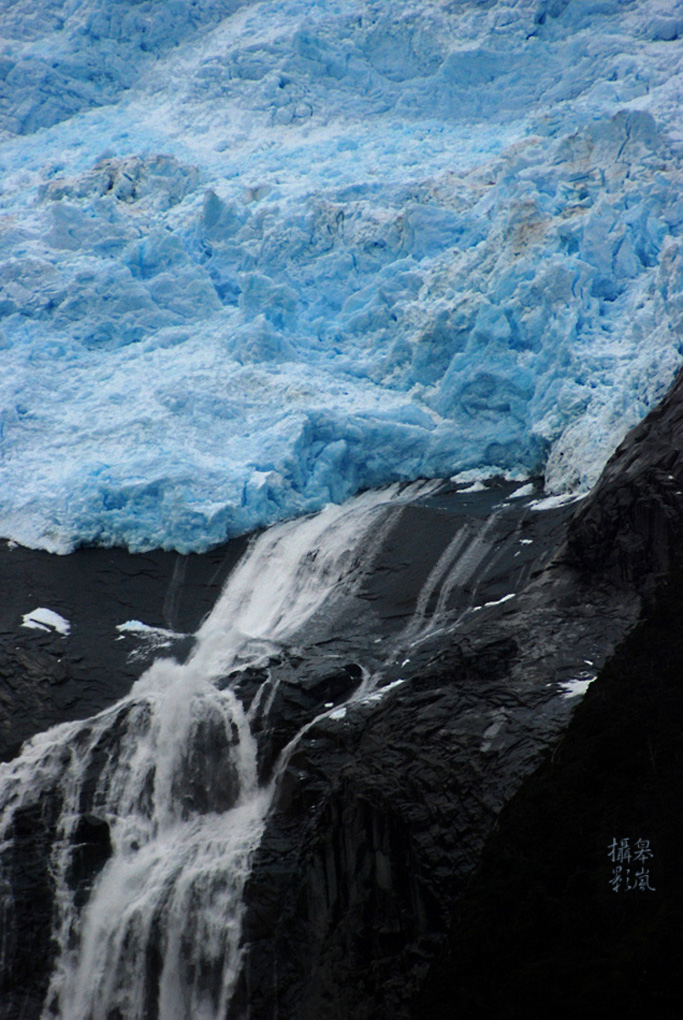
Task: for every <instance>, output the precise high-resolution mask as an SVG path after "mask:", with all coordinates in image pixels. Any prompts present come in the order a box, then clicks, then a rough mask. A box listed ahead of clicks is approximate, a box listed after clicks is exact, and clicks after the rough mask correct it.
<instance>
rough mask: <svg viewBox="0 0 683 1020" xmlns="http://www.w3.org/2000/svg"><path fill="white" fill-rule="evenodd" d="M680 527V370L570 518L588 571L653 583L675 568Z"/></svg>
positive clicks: (571, 537) (575, 555)
mask: <svg viewBox="0 0 683 1020" xmlns="http://www.w3.org/2000/svg"><path fill="white" fill-rule="evenodd" d="M682 529H683V373H679V375H678V376H677V379H676V381H675V383H674V385H673V387H672V389H671V390H670V391H669V393H668V394H667V396H666V397H665V398H664V400H663V401H662V402H661V404H659V405H658V406H657V407H656V408H655V409H654V410H653V411H652V412H651V413H650V414H649V415H648V416H647V418H645V420H644V421H642V422H641V423H640V425H638V426H636V428H634V429H633V430H632V431H631V432H630V433H629V435H628V436H627V437H626V439H625V440H624V442H623V443H622V444H621V445H620V446H619V448H618V449H617V450H616V452H615V454H614V455H613V457H612V458H611V459H610V461H609V463H608V464H607V466H606V467H605V470H604V471H603V473H602V476H601V478H600V481H599V482H598V484H597V486H596V488H595V489H594V491H593V492H592V493H591V496H590V498H589V499H587V500H586V501H585V503H584V505H583V506H582V507H581V508H580V509H579V510H578V512H577V513H576V515H575V516H574V518H573V520H572V521H571V522H570V524H569V528H568V532H567V548H568V554H569V557H570V559H571V561H572V562H574V563H576V564H577V565H579V566H580V567H581V568H582V569H584V570H589V571H600V572H601V573H603V574H605V575H607V576H609V577H610V578H611V579H613V580H614V581H616V582H618V583H623V584H632V585H635V586H636V587H637V588H638V589H639V590H641V591H642V590H646V589H647V590H651V589H652V587H653V585H655V584H656V582H657V580H658V579H661V578H662V577H663V576H664V575H665V574H666V573H667V572H668V571H669V570H670V569H671V567H672V565H673V563H674V559H675V553H676V551H677V548H678V546H679V544H680V536H681V531H682Z"/></svg>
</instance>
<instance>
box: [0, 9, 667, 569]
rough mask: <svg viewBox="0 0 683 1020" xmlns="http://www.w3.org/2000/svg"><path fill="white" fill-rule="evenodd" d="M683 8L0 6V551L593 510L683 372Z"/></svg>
mask: <svg viewBox="0 0 683 1020" xmlns="http://www.w3.org/2000/svg"><path fill="white" fill-rule="evenodd" d="M682 39H683V3H680V2H673V0H583V2H581V3H569V2H568V0H469V2H468V0H462V2H458V0H451V2H447V0H420V2H417V0H391V3H389V2H384V3H383V2H381V0H344V2H341V0H318V2H316V0H269V2H268V3H265V2H240V0H173V2H169V0H143V2H133V0H117V2H116V3H112V2H111V0H40V2H39V3H36V2H35V0H17V2H9V0H2V2H0V167H1V173H0V236H1V240H2V246H1V249H0V316H1V318H2V322H0V358H1V363H2V372H1V373H0V393H1V398H0V450H1V453H2V457H1V461H0V534H1V535H3V536H4V537H6V538H8V539H11V540H13V541H16V542H19V543H21V544H23V545H26V546H30V547H36V548H44V549H47V550H50V551H53V552H60V553H65V552H68V551H70V550H72V549H74V548H75V547H77V546H79V545H84V544H92V543H97V544H101V545H108V546H111V545H124V546H127V547H129V548H130V549H132V550H144V549H150V548H154V547H162V548H167V549H171V548H174V549H177V550H178V551H180V552H189V551H202V550H205V549H207V548H209V547H210V546H212V545H216V544H218V543H220V542H223V541H225V540H226V539H228V538H230V537H231V536H233V535H236V534H239V533H244V532H246V531H249V530H251V529H256V528H260V527H262V526H265V525H268V524H272V523H274V522H276V521H281V520H284V519H287V518H290V517H293V516H297V515H301V514H305V513H308V512H311V511H313V510H317V509H320V508H321V507H323V506H324V505H326V504H327V503H330V502H333V503H340V502H342V501H344V500H345V499H347V498H349V497H350V496H351V495H353V494H354V493H357V492H359V491H361V490H363V489H368V488H372V487H379V486H382V485H385V484H387V483H390V482H396V481H404V480H412V479H416V478H420V477H440V476H455V477H460V478H462V479H468V480H469V481H474V480H476V479H477V478H482V477H486V476H487V475H493V474H503V475H506V476H507V477H510V478H519V479H520V481H522V480H524V479H526V478H528V477H530V476H533V475H539V474H542V475H544V476H545V484H546V489H547V491H548V493H549V494H554V495H560V494H566V493H570V494H571V493H573V494H576V493H581V492H585V491H586V490H587V489H588V488H590V486H591V485H592V484H593V483H594V481H595V480H596V478H597V476H598V474H599V472H600V470H601V468H602V466H603V465H604V463H605V461H606V460H607V458H608V457H609V455H610V454H611V453H612V452H613V450H614V449H615V447H616V446H617V445H618V443H619V442H620V440H621V439H622V438H623V436H624V435H625V433H626V431H627V430H628V429H629V428H630V427H631V426H632V425H633V424H635V423H636V422H637V421H639V420H640V419H641V418H642V417H644V415H645V414H646V413H647V411H648V410H649V409H650V408H651V407H652V406H653V405H654V404H655V403H657V402H658V401H659V400H660V399H661V397H662V396H663V394H664V393H665V391H666V390H667V388H668V387H669V386H670V384H671V381H672V379H673V377H674V375H675V373H676V371H677V369H678V367H679V366H680V364H681V355H682V352H683V343H682V339H681V338H682V336H683V328H682V327H683V241H682V232H683V174H682V168H683V149H682V147H681V146H682V142H683V124H682V122H681V117H680V109H681V100H682V99H683V96H682V91H683V43H682V42H681V40H682Z"/></svg>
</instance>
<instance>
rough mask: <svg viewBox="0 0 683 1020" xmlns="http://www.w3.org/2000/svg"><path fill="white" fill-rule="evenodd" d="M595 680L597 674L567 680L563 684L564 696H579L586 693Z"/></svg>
mask: <svg viewBox="0 0 683 1020" xmlns="http://www.w3.org/2000/svg"><path fill="white" fill-rule="evenodd" d="M594 680H595V676H588V677H575V678H574V679H572V680H566V681H565V682H564V683H563V684H561V687H562V692H563V693H562V697H563V698H577V697H579V696H582V695H584V694H585V693H586V691H587V690H588V688H589V687H590V685H591V684H592V683H593V681H594Z"/></svg>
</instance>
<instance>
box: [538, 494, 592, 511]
mask: <svg viewBox="0 0 683 1020" xmlns="http://www.w3.org/2000/svg"><path fill="white" fill-rule="evenodd" d="M587 495H588V493H586V492H578V493H577V492H563V493H561V494H560V495H558V496H544V497H543V499H537V500H535V501H534V502H533V503H530V504H529V505H530V506H531V509H532V510H556V509H557V507H560V506H567V504H569V503H576V502H577V501H578V500H580V499H585V497H586V496H587Z"/></svg>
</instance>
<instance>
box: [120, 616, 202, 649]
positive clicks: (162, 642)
mask: <svg viewBox="0 0 683 1020" xmlns="http://www.w3.org/2000/svg"><path fill="white" fill-rule="evenodd" d="M116 629H117V630H118V632H119V637H118V639H117V640H119V641H121V640H123V638H124V637H125V636H126V635H127V634H132V635H134V636H135V637H137V638H140V639H141V640H143V641H145V642H147V643H148V644H151V645H153V647H154V648H167V647H168V646H169V645H170V644H172V642H173V641H176V640H178V639H179V638H182V637H185V635H184V634H178V633H177V632H176V631H173V630H166V629H165V628H164V627H150V626H149V624H147V623H142V622H141V621H140V620H126V622H125V623H119V624H117V626H116Z"/></svg>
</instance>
